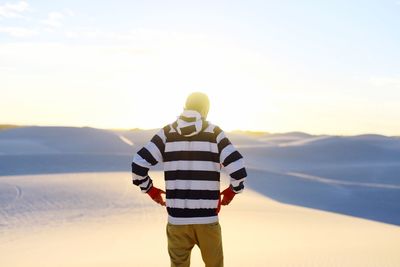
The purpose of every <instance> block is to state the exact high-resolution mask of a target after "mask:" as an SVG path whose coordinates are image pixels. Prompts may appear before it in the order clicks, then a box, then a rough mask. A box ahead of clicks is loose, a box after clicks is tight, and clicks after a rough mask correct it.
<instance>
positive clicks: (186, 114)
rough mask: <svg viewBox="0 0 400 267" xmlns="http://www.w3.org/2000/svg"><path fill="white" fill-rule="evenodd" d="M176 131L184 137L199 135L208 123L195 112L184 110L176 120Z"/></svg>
mask: <svg viewBox="0 0 400 267" xmlns="http://www.w3.org/2000/svg"><path fill="white" fill-rule="evenodd" d="M175 125H176V127H175V129H176V131H177V132H178V133H179V134H180V135H183V136H186V137H190V136H194V135H196V134H198V133H199V132H201V131H202V130H203V127H205V126H206V121H205V120H204V119H203V118H202V117H201V115H200V113H199V112H197V111H195V110H184V111H183V112H182V114H181V115H180V116H179V117H178V119H177V120H176V124H175Z"/></svg>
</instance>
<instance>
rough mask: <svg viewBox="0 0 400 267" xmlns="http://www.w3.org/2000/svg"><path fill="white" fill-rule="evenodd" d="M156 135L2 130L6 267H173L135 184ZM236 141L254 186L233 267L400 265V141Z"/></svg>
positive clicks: (230, 215) (234, 224)
mask: <svg viewBox="0 0 400 267" xmlns="http://www.w3.org/2000/svg"><path fill="white" fill-rule="evenodd" d="M154 133H155V130H147V131H141V130H133V131H108V130H99V129H93V128H72V127H20V128H16V129H7V130H3V131H0V266H7V267H8V266H10V267H14V266H16V267H18V266H24V267H25V266H28V267H29V266H44V267H45V266H69V267H70V266H78V267H79V266H82V267H83V266H85V267H86V266H96V267H97V266H122V267H123V266H168V255H167V252H166V237H165V224H166V212H165V210H164V208H162V207H159V206H156V205H155V204H153V202H152V201H150V199H149V198H148V196H146V195H143V194H142V193H140V192H139V190H138V189H137V188H136V187H134V186H132V185H131V181H130V179H131V178H130V177H131V175H130V162H131V158H132V155H133V153H134V151H135V150H137V149H138V148H140V147H141V146H142V145H143V144H144V143H146V142H147V141H148V140H149V139H150V138H151V136H152V135H153V134H154ZM229 136H230V138H231V140H232V142H234V143H235V144H237V145H238V147H239V148H240V151H241V153H242V154H243V155H244V158H245V161H246V166H247V167H248V173H249V177H248V180H247V190H246V191H245V193H243V194H242V195H240V196H239V197H238V198H236V199H235V200H234V202H233V203H232V205H231V206H228V207H225V208H224V209H223V210H222V213H221V217H220V221H221V224H222V227H223V234H224V244H225V256H226V266H296V267H297V266H363V267H364V266H400V253H398V248H399V247H400V228H399V225H400V206H399V205H398V203H399V202H400V193H399V192H400V180H399V176H398V174H399V173H400V161H399V159H400V139H399V138H398V137H386V136H377V135H363V136H353V137H337V136H313V135H308V134H305V133H297V132H293V133H285V134H255V135H244V134H243V133H231V134H229ZM158 168H161V166H158ZM45 173H48V174H45ZM23 174H24V175H23ZM33 174H37V175H33ZM5 175H12V176H5ZM153 176H154V178H155V180H156V183H157V184H158V185H160V186H162V185H163V183H164V182H163V181H162V174H161V173H160V172H154V173H153ZM224 181H225V183H226V182H227V177H225V176H224ZM278 201H279V202H278ZM283 203H286V204H283ZM340 214H345V215H340ZM348 215H350V216H348ZM361 218H364V219H361ZM366 219H369V220H366ZM372 220H373V221H372ZM380 222H386V223H390V224H385V223H380ZM193 266H203V265H202V263H201V259H200V256H199V252H198V250H195V251H194V254H193Z"/></svg>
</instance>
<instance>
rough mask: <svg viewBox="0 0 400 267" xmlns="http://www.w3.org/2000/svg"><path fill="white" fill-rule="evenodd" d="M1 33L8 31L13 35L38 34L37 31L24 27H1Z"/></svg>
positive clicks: (29, 35) (7, 32) (27, 35)
mask: <svg viewBox="0 0 400 267" xmlns="http://www.w3.org/2000/svg"><path fill="white" fill-rule="evenodd" d="M0 33H6V34H8V35H10V36H13V37H31V36H33V35H36V34H37V31H35V30H32V29H28V28H24V27H0Z"/></svg>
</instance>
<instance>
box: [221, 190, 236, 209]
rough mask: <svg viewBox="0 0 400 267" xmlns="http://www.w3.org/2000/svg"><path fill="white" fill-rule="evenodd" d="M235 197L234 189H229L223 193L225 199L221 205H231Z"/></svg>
mask: <svg viewBox="0 0 400 267" xmlns="http://www.w3.org/2000/svg"><path fill="white" fill-rule="evenodd" d="M235 195H236V193H235V192H233V190H232V188H231V187H228V188H227V189H225V190H224V191H222V193H221V196H223V198H222V200H221V204H222V205H224V206H225V205H228V204H229V203H231V201H232V199H233V198H234V197H235Z"/></svg>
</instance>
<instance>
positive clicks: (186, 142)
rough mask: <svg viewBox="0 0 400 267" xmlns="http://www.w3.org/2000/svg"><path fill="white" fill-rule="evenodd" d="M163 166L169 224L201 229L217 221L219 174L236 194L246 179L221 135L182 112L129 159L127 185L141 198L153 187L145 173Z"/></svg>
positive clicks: (238, 158)
mask: <svg viewBox="0 0 400 267" xmlns="http://www.w3.org/2000/svg"><path fill="white" fill-rule="evenodd" d="M158 162H163V163H164V178H165V187H166V206H167V211H168V215H169V216H168V222H169V223H171V224H202V223H213V222H216V221H218V215H217V213H216V209H217V206H218V200H219V194H220V171H221V168H222V167H224V168H225V170H226V171H227V172H228V174H229V175H230V177H231V178H230V186H231V188H232V189H233V191H235V192H236V193H240V192H242V190H243V188H244V185H243V183H244V180H245V178H246V176H247V174H246V169H245V168H244V164H243V157H242V155H241V154H240V153H239V152H238V151H237V150H236V149H235V147H234V146H233V145H232V144H231V142H230V141H229V139H228V138H227V137H226V136H225V133H224V132H223V131H222V130H221V129H220V128H219V127H218V126H215V125H213V124H211V123H209V122H207V121H205V120H203V119H202V118H201V115H200V114H199V113H198V112H197V111H192V110H185V111H184V112H183V113H182V115H181V116H180V117H179V118H178V119H177V120H176V121H175V122H174V123H172V124H170V125H167V126H165V127H164V128H163V129H161V130H160V131H159V132H158V133H157V134H156V135H155V136H154V137H153V138H152V139H151V141H150V142H149V143H148V144H147V145H146V146H144V147H143V148H142V149H140V150H139V151H138V152H137V153H136V155H135V156H134V158H133V162H132V173H133V184H135V185H138V186H140V188H141V190H142V192H147V191H148V190H149V189H150V187H151V186H152V185H153V183H152V180H151V178H150V177H149V176H148V171H149V168H150V167H151V166H154V165H156V164H157V163H158Z"/></svg>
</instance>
